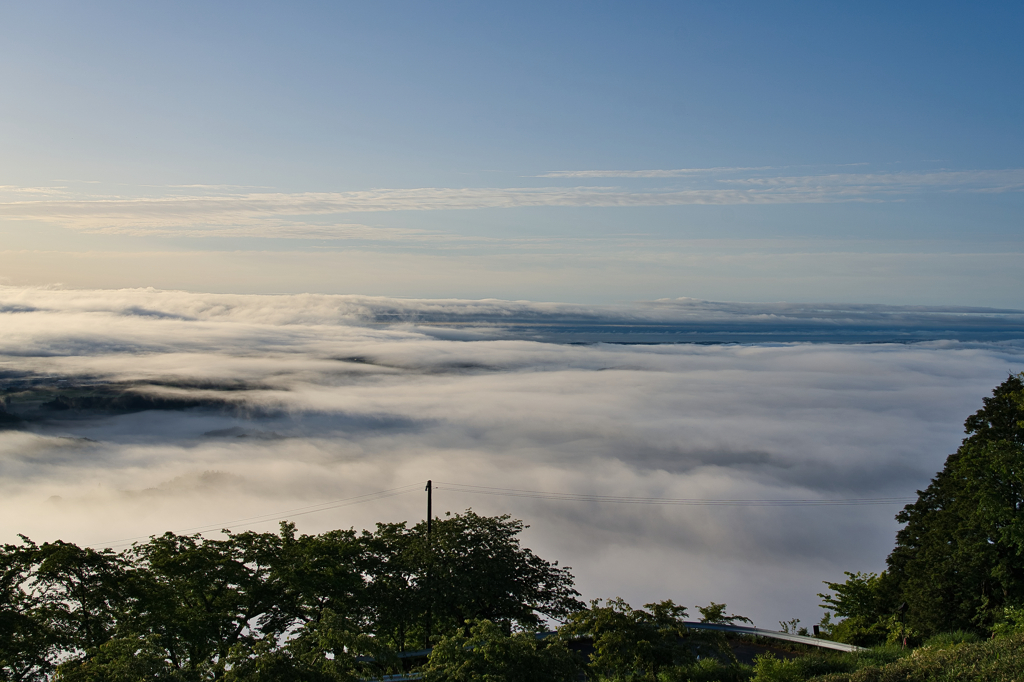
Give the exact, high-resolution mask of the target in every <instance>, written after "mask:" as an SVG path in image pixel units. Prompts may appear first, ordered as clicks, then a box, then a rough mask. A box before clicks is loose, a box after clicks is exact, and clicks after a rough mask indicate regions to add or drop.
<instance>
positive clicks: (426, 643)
mask: <svg viewBox="0 0 1024 682" xmlns="http://www.w3.org/2000/svg"><path fill="white" fill-rule="evenodd" d="M424 490H426V491H427V628H426V634H425V635H424V637H423V648H424V649H429V648H430V621H431V613H430V611H431V606H433V602H434V594H433V585H431V582H432V581H431V579H430V572H431V569H432V568H433V564H434V548H433V546H432V545H431V544H430V525H431V521H432V520H433V517H434V510H433V509H432V508H431V504H432V502H433V500H432V499H431V498H432V497H433V493H434V486H433V485H432V484H431V481H427V487H426V488H424Z"/></svg>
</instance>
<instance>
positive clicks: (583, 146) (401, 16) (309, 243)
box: [0, 2, 1024, 307]
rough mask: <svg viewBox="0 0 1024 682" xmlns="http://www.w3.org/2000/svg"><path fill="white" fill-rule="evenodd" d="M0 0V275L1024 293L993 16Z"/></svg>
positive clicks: (553, 289)
mask: <svg viewBox="0 0 1024 682" xmlns="http://www.w3.org/2000/svg"><path fill="white" fill-rule="evenodd" d="M2 12H3V20H2V21H0V73H2V77H3V82H4V84H5V87H4V93H3V95H0V159H2V163H0V185H2V186H3V187H2V188H0V239H2V241H3V243H4V245H5V246H3V247H0V278H4V281H6V282H7V283H10V284H50V283H56V282H60V283H64V284H65V285H67V286H98V287H125V286H155V287H160V288H181V289H189V290H196V291H231V292H302V291H316V292H325V293H360V294H381V295H391V296H420V297H423V296H426V297H432V296H456V297H463V298H480V297H489V296H493V297H500V298H531V299H544V300H566V301H588V302H598V301H621V300H636V299H651V298H664V297H678V296H694V297H698V298H706V299H717V300H750V301H775V300H790V301H809V300H834V301H848V302H850V301H852V302H878V303H909V304H914V303H927V304H933V305H941V304H963V305H993V306H1013V307H1024V293H1022V292H1024V286H1022V285H1024V275H1022V274H1021V271H1024V268H1021V267H1020V266H1019V263H1020V256H1021V254H1022V251H1024V245H1022V240H1021V232H1022V227H1024V226H1022V219H1021V216H1022V209H1024V201H1022V193H1021V190H1022V189H1024V170H1021V169H1022V168H1024V135H1022V132H1021V128H1022V126H1021V125H1020V121H1021V120H1024V96H1022V94H1021V89H1020V87H1019V83H1021V82H1024V73H1022V71H1024V68H1022V67H1024V58H1022V54H1021V50H1020V47H1019V36H1020V34H1021V29H1022V28H1024V10H1022V9H1021V7H1020V5H1019V4H1017V3H985V4H984V5H978V4H964V3H957V4H953V3H900V4H898V5H896V6H893V5H892V4H891V3H858V4H857V5H856V6H851V5H841V4H839V3H795V2H794V3H770V4H769V3H719V4H713V5H712V4H710V3H643V4H631V5H627V4H625V3H593V2H588V3H522V2H520V3H515V4H505V5H499V4H497V3H489V4H484V3H432V4H427V3H412V2H409V3H372V4H369V3H358V4H357V3H351V4H341V3H228V2H225V3H217V4H216V5H211V4H209V3H185V2H182V3H173V4H171V3H166V4H163V5H159V4H155V3H149V4H140V3H120V4H119V3H92V4H89V5H81V4H76V3H47V2H42V3H32V4H28V3H25V4H13V3H12V4H9V5H8V6H6V7H5V8H4V9H3V10H2ZM410 190H415V191H410ZM368 192H369V194H367V193H368Z"/></svg>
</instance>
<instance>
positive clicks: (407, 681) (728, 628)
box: [359, 621, 867, 682]
mask: <svg viewBox="0 0 1024 682" xmlns="http://www.w3.org/2000/svg"><path fill="white" fill-rule="evenodd" d="M683 625H685V626H686V627H687V629H690V630H712V631H716V632H728V633H732V634H734V635H747V636H754V637H767V638H769V639H779V640H783V641H785V642H793V643H794V644H806V645H808V646H816V647H820V648H822V649H834V650H836V651H845V652H847V653H856V652H858V651H867V649H865V648H864V647H861V646H855V645H853V644H844V643H842V642H833V641H831V640H828V639H818V638H817V637H808V636H806V635H794V634H792V633H790V632H779V631H778V630H762V629H761V628H757V627H754V626H753V625H724V624H719V623H699V622H696V621H684V622H683ZM554 634H556V633H555V632H554V631H548V632H538V633H537V635H536V637H537V639H547V638H548V637H551V636H553V635H554ZM431 651H433V649H418V650H416V651H403V652H402V653H400V654H398V658H427V657H428V656H430V652H431ZM359 658H361V659H363V660H372V659H370V658H364V657H362V656H360V657H359ZM422 678H423V673H406V674H404V675H386V676H384V677H381V678H375V680H379V681H380V682H414V681H415V680H420V679H422Z"/></svg>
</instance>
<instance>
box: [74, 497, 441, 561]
mask: <svg viewBox="0 0 1024 682" xmlns="http://www.w3.org/2000/svg"><path fill="white" fill-rule="evenodd" d="M421 485H422V484H421V483H411V484H409V485H403V486H400V487H398V488H389V489H388V490H377V491H375V492H372V493H366V494H364V495H356V496H355V497H346V498H344V499H341V500H331V501H329V502H321V503H320V504H314V505H309V506H307V507H297V508H295V509H287V510H285V511H278V512H272V513H269V514H260V515H258V516H249V517H246V518H242V519H235V520H233V521H224V522H222V523H211V524H206V525H203V526H192V527H190V528H182V529H179V530H176V531H171V532H173V533H175V534H176V535H181V534H183V533H190V532H191V533H205V532H209V531H213V530H220V529H222V528H226V527H227V526H230V525H236V524H243V527H244V526H251V525H256V524H260V523H269V522H271V521H285V520H287V519H291V518H294V517H296V516H305V515H306V514H316V513H318V512H322V511H327V510H328V509H337V508H339V507H350V506H352V505H354V504H363V503H364V502H374V501H376V500H382V499H385V498H388V497H395V496H396V495H404V494H406V493H411V492H413V491H414V490H417V489H419V487H420V486H421ZM150 537H151V536H150V535H139V536H136V537H131V538H122V539H120V540H111V541H108V542H95V543H90V544H89V545H86V546H87V547H104V548H111V549H113V548H115V547H126V546H128V545H130V544H132V543H133V542H136V541H138V540H148V539H149V538H150Z"/></svg>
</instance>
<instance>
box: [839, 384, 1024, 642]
mask: <svg viewBox="0 0 1024 682" xmlns="http://www.w3.org/2000/svg"><path fill="white" fill-rule="evenodd" d="M982 404H983V406H982V408H981V409H980V410H978V411H977V412H976V413H974V414H973V415H971V416H970V417H968V418H967V420H966V422H965V423H964V430H965V432H966V434H967V435H966V437H965V438H964V439H963V442H962V444H961V445H960V448H959V449H958V450H957V451H956V452H955V453H953V454H952V455H950V456H949V457H948V458H947V459H946V463H945V466H944V467H943V468H942V471H940V472H939V473H938V474H937V475H936V476H935V478H933V479H932V481H931V483H930V484H929V486H928V487H927V488H926V489H925V490H921V491H918V499H917V501H916V502H914V503H913V504H909V505H907V506H906V507H905V508H904V509H903V510H902V511H901V512H900V513H899V514H898V515H897V516H896V519H897V520H898V521H899V522H900V523H901V524H903V528H901V529H900V531H899V532H898V533H897V535H896V547H895V548H894V549H893V551H892V553H891V554H890V555H889V557H888V559H887V560H886V563H887V565H888V568H887V570H886V571H884V572H883V573H882V574H880V575H877V576H875V575H862V574H847V575H848V576H849V579H848V580H847V581H846V582H845V583H827V585H828V586H829V588H830V589H832V590H833V591H834V594H826V595H821V596H822V597H823V599H824V604H823V606H824V607H825V608H829V609H832V610H833V611H834V612H835V613H836V614H837V615H839V616H842V617H845V618H847V619H848V620H849V621H850V622H849V623H846V624H845V625H843V624H840V625H839V626H836V627H838V628H839V629H838V630H836V634H837V635H838V636H845V637H847V638H853V639H854V640H856V638H857V637H861V638H862V639H864V638H866V639H868V640H871V639H875V640H877V639H878V638H879V637H880V636H881V635H882V633H883V632H886V631H889V630H892V629H893V628H894V627H897V623H896V622H895V621H894V620H893V619H894V617H896V620H897V621H899V620H900V619H902V618H904V615H902V614H898V615H897V611H898V610H900V606H901V605H903V604H905V605H906V606H905V623H903V622H899V627H904V626H905V627H908V628H909V629H910V630H912V631H916V632H918V633H920V634H921V635H922V636H927V635H930V634H933V633H937V632H949V631H954V630H968V631H974V632H978V633H983V634H987V633H988V632H990V631H991V629H992V628H993V627H994V626H995V625H996V624H997V623H1000V622H1002V620H1004V618H1005V616H1004V614H1005V613H1006V612H1007V609H1015V608H1020V607H1024V375H1011V376H1010V377H1008V378H1007V379H1006V381H1004V382H1003V383H1002V384H1000V385H999V386H997V387H996V388H995V390H994V391H993V392H992V396H991V397H988V398H984V399H983V401H982ZM844 629H845V632H844Z"/></svg>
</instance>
